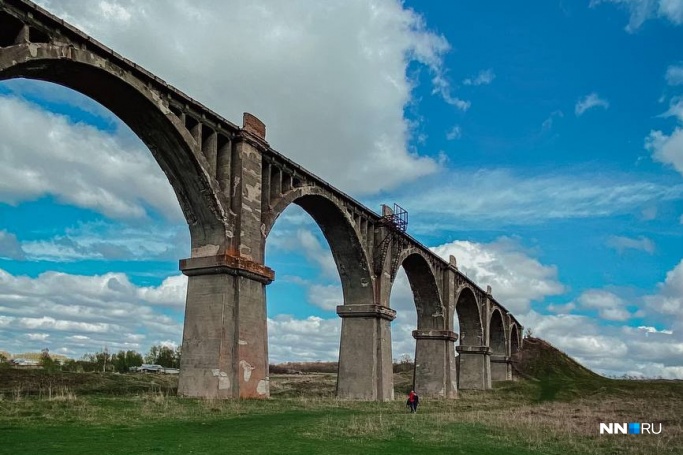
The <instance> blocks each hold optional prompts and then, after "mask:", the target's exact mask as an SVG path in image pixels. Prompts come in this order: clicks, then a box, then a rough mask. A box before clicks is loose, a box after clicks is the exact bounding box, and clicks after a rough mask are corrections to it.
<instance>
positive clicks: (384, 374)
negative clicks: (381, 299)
mask: <svg viewBox="0 0 683 455" xmlns="http://www.w3.org/2000/svg"><path fill="white" fill-rule="evenodd" d="M337 314H338V315H339V316H340V317H341V318H343V319H342V334H341V341H340V346H339V373H338V376H337V396H338V397H339V398H344V399H352V400H380V401H386V400H393V399H394V388H393V365H392V358H391V330H390V323H391V321H392V320H393V319H394V318H395V317H396V312H395V311H394V310H392V309H390V308H387V307H383V306H379V305H340V306H338V307H337Z"/></svg>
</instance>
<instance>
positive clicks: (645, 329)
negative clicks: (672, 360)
mask: <svg viewBox="0 0 683 455" xmlns="http://www.w3.org/2000/svg"><path fill="white" fill-rule="evenodd" d="M638 330H642V331H643V332H645V335H647V334H649V333H663V334H664V335H673V331H671V330H657V329H656V328H655V327H651V326H646V325H641V326H639V327H638Z"/></svg>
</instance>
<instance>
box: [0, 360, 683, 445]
mask: <svg viewBox="0 0 683 455" xmlns="http://www.w3.org/2000/svg"><path fill="white" fill-rule="evenodd" d="M544 356H545V357H544ZM534 358H535V359H536V360H529V358H527V359H526V360H525V362H526V364H525V363H524V362H521V363H520V364H521V365H522V366H523V367H524V369H525V371H526V372H527V373H529V372H530V373H532V374H533V376H535V377H532V376H529V377H528V379H526V380H519V381H514V382H504V383H499V384H497V386H496V388H495V389H494V390H492V391H488V392H467V391H463V392H461V394H460V398H459V399H457V400H448V401H440V400H426V399H425V400H421V407H420V409H419V412H418V413H417V414H414V415H413V414H409V413H407V411H406V409H405V407H404V399H403V395H402V393H403V390H398V391H397V393H399V392H400V395H397V400H396V401H394V402H387V403H367V402H350V401H338V400H335V399H334V398H333V393H334V383H335V381H334V375H331V374H320V375H291V376H286V375H280V376H273V377H272V379H271V383H272V396H273V398H271V399H270V400H240V401H216V400H190V399H180V398H176V397H175V396H174V395H173V391H174V380H175V378H168V377H160V376H159V377H158V376H156V375H138V376H134V375H118V377H114V375H101V374H92V373H91V374H90V375H89V376H87V374H86V376H80V377H75V376H68V375H67V376H65V377H61V378H60V377H59V374H53V375H46V374H41V373H42V372H30V373H29V372H21V374H23V375H24V376H23V377H17V374H16V370H13V371H14V372H12V371H10V372H8V371H7V370H4V371H1V372H0V396H1V397H2V399H1V400H0V454H4V453H7V454H34V453H35V454H38V453H45V454H103V455H104V454H119V453H120V454H153V453H164V454H191V453H192V454H223V453H236V454H257V453H259V454H260V453H270V454H280V453H302V454H355V453H366V454H381V453H387V454H422V453H424V454H441V453H444V454H446V453H448V454H561V455H569V454H581V455H583V454H683V383H682V382H681V381H617V380H610V379H605V378H602V377H600V376H597V375H595V374H593V373H591V372H590V371H588V370H585V369H584V370H585V371H584V370H581V369H579V368H578V367H576V366H575V364H572V363H571V361H569V362H567V361H566V360H565V359H564V358H562V357H561V356H560V355H557V354H554V353H550V354H548V353H545V354H543V355H540V354H539V355H536V356H535V357H534ZM539 362H540V363H539ZM534 365H535V366H534ZM535 368H536V369H535ZM408 382H409V378H407V377H406V375H399V376H397V377H396V383H397V384H399V386H398V387H399V388H400V389H403V388H405V384H407V383H408ZM20 386H23V387H20ZM601 421H602V422H631V421H635V422H662V424H663V431H662V434H660V435H612V436H608V435H604V436H600V435H599V433H598V423H599V422H601Z"/></svg>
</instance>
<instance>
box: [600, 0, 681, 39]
mask: <svg viewBox="0 0 683 455" xmlns="http://www.w3.org/2000/svg"><path fill="white" fill-rule="evenodd" d="M600 3H615V4H617V5H622V6H623V7H625V8H627V9H628V10H629V13H630V15H631V18H630V20H629V23H628V25H627V26H626V30H627V31H628V32H630V33H633V32H635V31H636V30H637V29H638V28H639V27H640V26H641V25H643V23H644V22H645V21H647V20H648V19H654V18H662V19H666V20H668V21H670V22H672V23H673V24H675V25H680V24H683V0H591V3H590V4H591V6H595V5H597V4H600Z"/></svg>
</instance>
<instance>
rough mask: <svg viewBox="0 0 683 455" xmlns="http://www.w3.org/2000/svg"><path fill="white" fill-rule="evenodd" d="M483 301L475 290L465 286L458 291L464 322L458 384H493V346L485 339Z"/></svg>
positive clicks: (477, 386)
mask: <svg viewBox="0 0 683 455" xmlns="http://www.w3.org/2000/svg"><path fill="white" fill-rule="evenodd" d="M480 308H481V307H480V304H479V301H478V300H477V297H476V294H475V293H474V290H473V289H472V288H470V287H469V286H464V287H462V288H461V289H460V291H459V292H458V293H457V298H456V300H455V311H456V314H457V316H458V323H459V326H460V345H459V346H458V347H457V348H456V349H457V351H458V353H459V355H458V360H457V365H458V388H460V389H480V390H482V389H483V390H485V389H488V388H490V382H491V381H490V379H491V378H490V374H489V365H490V363H489V348H488V346H486V342H485V340H484V330H483V324H482V319H481V311H480Z"/></svg>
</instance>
